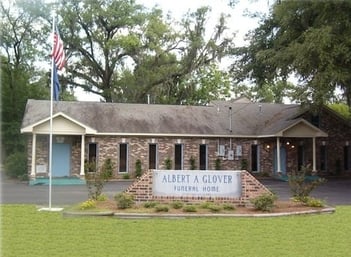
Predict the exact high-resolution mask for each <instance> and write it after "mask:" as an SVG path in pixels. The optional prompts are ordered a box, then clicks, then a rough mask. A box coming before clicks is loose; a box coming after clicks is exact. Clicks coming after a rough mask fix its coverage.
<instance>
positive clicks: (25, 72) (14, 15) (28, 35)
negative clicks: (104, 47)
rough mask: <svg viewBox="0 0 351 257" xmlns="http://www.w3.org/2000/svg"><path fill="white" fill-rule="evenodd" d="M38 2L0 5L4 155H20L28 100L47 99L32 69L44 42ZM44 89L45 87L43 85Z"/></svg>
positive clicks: (35, 71)
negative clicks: (22, 126)
mask: <svg viewBox="0 0 351 257" xmlns="http://www.w3.org/2000/svg"><path fill="white" fill-rule="evenodd" d="M44 8H45V6H44V5H43V4H42V3H41V2H39V1H18V2H16V4H14V3H13V2H7V1H2V2H1V3H0V10H1V12H0V13H1V15H0V49H1V73H2V76H1V87H2V88H1V89H2V90H1V116H2V117H1V118H2V122H1V133H2V149H3V150H4V153H3V154H4V155H8V154H11V153H13V152H16V151H23V147H24V143H23V138H22V137H21V136H20V131H19V129H20V125H21V121H22V117H23V111H24V107H25V104H26V101H27V99H28V98H43V97H47V96H48V94H47V92H48V90H47V89H46V88H45V87H44V86H43V83H42V81H41V79H40V77H41V76H42V75H43V73H42V71H40V70H38V69H36V68H35V65H34V64H35V62H36V61H40V58H41V57H43V52H41V50H40V48H39V49H38V48H37V46H38V45H42V44H43V42H44V40H46V38H44V37H43V33H44V35H45V26H42V23H43V22H45V21H44V20H43V19H42V17H43V14H45V13H47V10H45V9H44ZM44 85H45V84H44Z"/></svg>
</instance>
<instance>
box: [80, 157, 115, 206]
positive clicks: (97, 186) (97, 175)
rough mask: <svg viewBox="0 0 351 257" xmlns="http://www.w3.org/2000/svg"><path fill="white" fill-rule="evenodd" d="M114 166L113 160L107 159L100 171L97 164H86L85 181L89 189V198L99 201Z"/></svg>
mask: <svg viewBox="0 0 351 257" xmlns="http://www.w3.org/2000/svg"><path fill="white" fill-rule="evenodd" d="M113 167H114V165H113V163H112V161H111V159H106V160H105V162H104V164H103V165H102V167H101V169H100V170H99V171H98V170H97V168H96V163H95V162H87V163H85V166H84V169H85V181H86V185H87V187H88V196H89V198H91V199H94V200H97V199H98V197H99V196H100V195H101V193H102V190H103V188H104V185H105V183H106V182H107V181H108V180H109V179H110V178H111V176H112V172H113V169H114V168H113Z"/></svg>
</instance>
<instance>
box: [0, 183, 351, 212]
mask: <svg viewBox="0 0 351 257" xmlns="http://www.w3.org/2000/svg"><path fill="white" fill-rule="evenodd" d="M0 179H1V197H0V203H16V204H26V203H28V204H36V205H47V204H48V202H49V186H43V185H38V186H28V184H27V183H24V182H19V181H16V180H9V179H3V178H2V177H1V178H0ZM260 181H261V182H262V183H263V184H264V185H265V186H266V187H267V188H269V189H270V190H271V191H272V192H274V193H276V194H277V195H278V196H279V199H283V200H287V199H289V198H290V197H291V193H290V188H289V184H288V183H287V182H283V181H280V180H276V179H271V178H267V179H266V178H265V179H262V180H260ZM131 183H132V182H131V181H115V182H108V183H107V184H106V185H105V187H104V190H103V191H104V193H105V194H107V195H108V196H109V197H113V196H114V195H115V194H116V193H118V192H122V191H124V190H125V189H127V187H128V186H129V185H130V184H131ZM311 196H314V197H317V198H320V199H323V200H325V201H326V203H327V204H328V205H332V206H335V205H351V179H334V178H333V179H328V181H327V182H326V183H325V184H323V185H321V186H320V187H318V188H317V189H316V190H315V191H313V192H312V194H311ZM87 198H88V190H87V187H86V186H85V185H70V186H53V187H52V205H54V206H55V205H69V204H74V203H78V202H81V201H85V200H86V199H87Z"/></svg>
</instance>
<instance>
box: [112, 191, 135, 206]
mask: <svg viewBox="0 0 351 257" xmlns="http://www.w3.org/2000/svg"><path fill="white" fill-rule="evenodd" d="M114 198H115V201H116V204H117V208H118V209H127V208H130V207H132V205H133V204H134V196H133V195H131V194H128V193H118V194H116V195H115V197H114Z"/></svg>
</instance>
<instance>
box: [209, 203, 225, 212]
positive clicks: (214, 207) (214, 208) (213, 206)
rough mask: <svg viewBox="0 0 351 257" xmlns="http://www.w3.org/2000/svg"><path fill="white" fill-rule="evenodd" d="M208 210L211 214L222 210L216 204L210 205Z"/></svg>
mask: <svg viewBox="0 0 351 257" xmlns="http://www.w3.org/2000/svg"><path fill="white" fill-rule="evenodd" d="M208 209H209V210H210V211H211V212H219V211H220V210H221V209H222V208H221V206H219V205H217V204H211V205H210V206H209V207H208Z"/></svg>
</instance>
